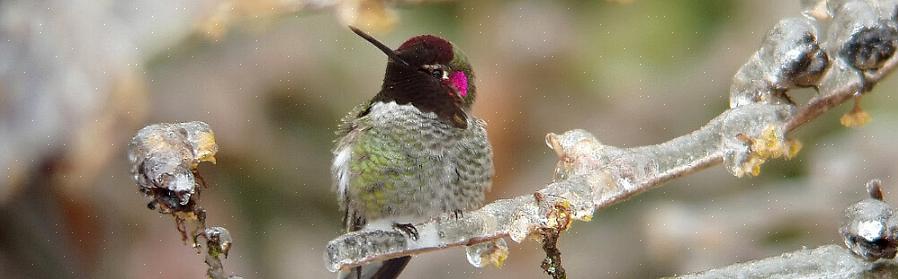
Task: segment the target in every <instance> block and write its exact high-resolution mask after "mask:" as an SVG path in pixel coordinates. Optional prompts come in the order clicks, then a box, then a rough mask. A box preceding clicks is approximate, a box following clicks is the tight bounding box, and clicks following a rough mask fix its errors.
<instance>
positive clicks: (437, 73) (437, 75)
mask: <svg viewBox="0 0 898 279" xmlns="http://www.w3.org/2000/svg"><path fill="white" fill-rule="evenodd" d="M430 75H432V76H433V77H434V78H436V79H442V78H443V75H444V74H443V70H442V69H434V70H433V71H430Z"/></svg>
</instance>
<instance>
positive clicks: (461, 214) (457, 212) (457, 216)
mask: <svg viewBox="0 0 898 279" xmlns="http://www.w3.org/2000/svg"><path fill="white" fill-rule="evenodd" d="M452 213H453V214H455V220H458V219H461V217H464V216H465V212H464V211H463V210H461V209H456V210H453V211H452Z"/></svg>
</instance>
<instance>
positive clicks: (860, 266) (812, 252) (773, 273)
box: [673, 245, 898, 279]
mask: <svg viewBox="0 0 898 279" xmlns="http://www.w3.org/2000/svg"><path fill="white" fill-rule="evenodd" d="M895 276H898V263H895V262H894V261H878V262H875V263H874V262H867V261H865V260H863V259H861V258H859V257H856V256H855V255H853V254H851V251H848V250H847V249H845V248H844V247H841V246H837V245H826V246H820V247H817V248H814V249H801V250H797V251H792V252H789V253H785V254H782V255H780V256H776V257H770V258H766V259H760V260H756V261H750V262H744V263H737V264H734V265H730V266H726V267H722V268H718V269H712V270H708V271H702V272H699V273H694V274H687V275H683V276H678V277H673V278H680V279H703V278H708V279H710V278H745V279H755V278H757V279H761V278H765V279H766V278H839V279H848V278H895Z"/></svg>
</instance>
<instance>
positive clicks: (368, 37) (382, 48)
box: [349, 26, 411, 67]
mask: <svg viewBox="0 0 898 279" xmlns="http://www.w3.org/2000/svg"><path fill="white" fill-rule="evenodd" d="M349 29H352V32H355V34H356V35H359V37H362V38H363V39H365V40H366V41H368V42H370V43H371V44H372V45H374V46H376V47H377V48H379V49H380V51H383V52H384V53H385V54H387V57H389V58H390V60H393V62H396V63H399V64H402V65H404V66H406V67H408V66H411V65H409V64H408V62H405V60H402V58H400V57H399V55H397V54H396V52H395V51H393V50H392V49H390V47H388V46H386V45H384V44H383V43H381V42H380V41H378V40H377V39H375V38H374V37H371V35H368V33H365V32H364V31H362V30H359V29H358V28H355V27H354V26H349Z"/></svg>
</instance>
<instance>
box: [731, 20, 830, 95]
mask: <svg viewBox="0 0 898 279" xmlns="http://www.w3.org/2000/svg"><path fill="white" fill-rule="evenodd" d="M828 65H829V59H828V56H827V54H826V52H824V51H823V50H822V49H821V48H820V46H819V44H818V43H817V27H816V25H815V23H814V22H813V21H812V20H811V19H809V18H807V17H793V18H786V19H783V20H780V22H779V23H777V24H776V26H774V27H773V28H771V29H770V31H768V32H767V35H766V36H765V37H764V40H763V41H762V43H761V48H760V49H758V51H757V52H755V54H754V55H752V57H751V58H749V60H748V62H746V63H745V64H744V65H742V67H741V68H739V71H738V72H737V73H736V75H735V76H734V77H733V83H732V85H731V86H730V107H731V108H734V107H738V106H742V105H746V104H751V103H767V104H790V103H791V100H790V99H789V97H788V96H786V95H785V94H786V90H789V89H792V88H796V87H810V86H814V85H816V83H817V82H818V81H819V79H820V77H821V75H822V74H823V71H824V70H826V68H827V66H828Z"/></svg>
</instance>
